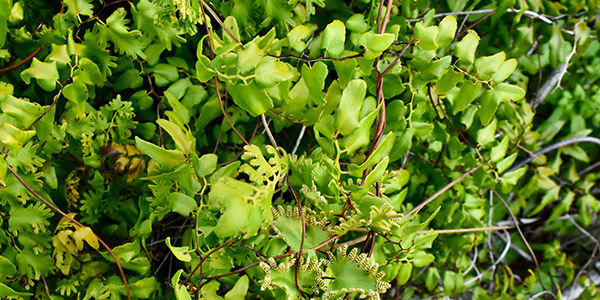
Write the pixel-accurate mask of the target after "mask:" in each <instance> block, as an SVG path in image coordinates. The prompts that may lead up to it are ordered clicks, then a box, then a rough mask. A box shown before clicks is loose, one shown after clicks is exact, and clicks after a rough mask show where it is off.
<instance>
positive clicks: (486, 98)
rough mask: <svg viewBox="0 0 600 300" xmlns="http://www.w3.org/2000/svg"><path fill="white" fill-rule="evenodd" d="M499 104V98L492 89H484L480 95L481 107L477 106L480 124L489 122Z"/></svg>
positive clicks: (484, 124)
mask: <svg viewBox="0 0 600 300" xmlns="http://www.w3.org/2000/svg"><path fill="white" fill-rule="evenodd" d="M498 106H500V99H499V97H498V95H497V94H496V93H495V92H494V91H485V92H484V93H483V95H482V96H481V107H480V108H479V120H480V121H481V125H483V126H486V125H488V124H489V123H490V121H491V120H492V118H493V117H494V115H495V114H496V110H498Z"/></svg>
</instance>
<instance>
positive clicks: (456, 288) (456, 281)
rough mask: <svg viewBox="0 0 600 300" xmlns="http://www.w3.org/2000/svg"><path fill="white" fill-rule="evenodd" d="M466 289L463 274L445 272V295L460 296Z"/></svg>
mask: <svg viewBox="0 0 600 300" xmlns="http://www.w3.org/2000/svg"><path fill="white" fill-rule="evenodd" d="M464 289H465V279H464V276H463V275H462V274H461V273H455V272H452V271H446V272H444V294H446V295H448V296H451V295H460V294H462V293H463V291H464Z"/></svg>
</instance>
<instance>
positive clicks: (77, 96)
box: [63, 80, 89, 104]
mask: <svg viewBox="0 0 600 300" xmlns="http://www.w3.org/2000/svg"><path fill="white" fill-rule="evenodd" d="M63 95H64V96H65V98H67V99H68V100H69V101H73V102H74V103H78V104H79V103H84V102H85V101H86V100H87V99H88V97H89V92H88V89H87V86H86V85H85V84H84V83H82V82H81V80H77V81H73V83H70V84H68V85H66V86H65V88H64V89H63Z"/></svg>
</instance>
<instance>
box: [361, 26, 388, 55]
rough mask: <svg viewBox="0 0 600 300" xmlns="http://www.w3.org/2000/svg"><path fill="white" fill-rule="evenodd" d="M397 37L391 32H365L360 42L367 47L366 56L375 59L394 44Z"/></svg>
mask: <svg viewBox="0 0 600 300" xmlns="http://www.w3.org/2000/svg"><path fill="white" fill-rule="evenodd" d="M395 38H396V37H395V36H394V35H393V34H391V33H383V34H377V33H373V32H365V33H363V34H361V35H360V38H359V39H358V44H359V45H360V46H362V47H364V48H365V50H366V51H365V54H364V56H363V57H364V58H366V59H373V58H376V57H378V56H379V55H381V54H382V53H383V51H385V50H386V49H387V48H389V47H390V45H392V43H393V42H394V39H395Z"/></svg>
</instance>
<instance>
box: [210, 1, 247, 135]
mask: <svg viewBox="0 0 600 300" xmlns="http://www.w3.org/2000/svg"><path fill="white" fill-rule="evenodd" d="M200 2H201V3H202V5H201V6H200V10H201V12H202V17H203V18H204V27H205V28H206V33H207V34H208V44H209V45H210V51H211V52H210V56H211V58H213V59H214V58H215V53H216V52H215V48H214V46H213V40H212V35H211V28H212V27H208V20H207V18H206V13H205V12H204V6H206V9H208V10H209V12H211V14H213V17H215V19H217V22H219V24H223V23H222V22H221V20H219V19H218V18H217V16H216V14H214V11H212V9H210V7H208V5H206V3H205V2H204V1H202V0H200ZM223 29H224V30H225V31H227V33H229V34H230V35H231V37H232V38H233V39H234V40H235V41H237V42H238V43H239V41H238V40H237V39H235V37H234V36H233V34H231V32H229V30H227V28H226V27H225V26H223ZM240 45H241V44H240ZM242 49H244V47H243V46H242ZM213 79H214V81H215V89H216V90H217V99H218V100H219V107H221V112H222V113H223V117H224V118H225V120H226V121H227V124H229V126H231V129H233V131H234V132H235V133H236V134H237V135H238V136H239V137H240V139H242V141H244V144H246V145H250V144H249V143H248V141H246V139H245V138H244V136H242V134H241V133H240V132H239V131H238V130H237V129H236V128H235V126H233V123H231V120H230V119H229V116H228V115H227V112H226V111H225V107H224V106H223V98H222V97H221V91H220V90H219V80H217V76H215V77H213Z"/></svg>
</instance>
